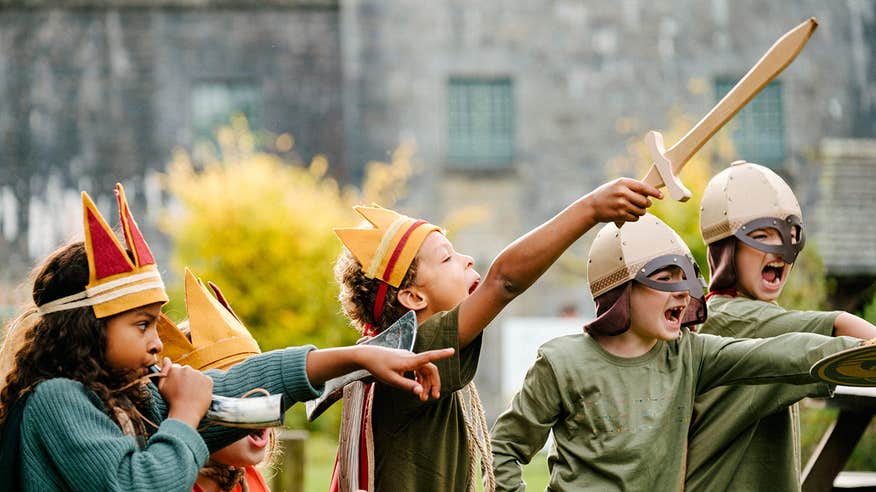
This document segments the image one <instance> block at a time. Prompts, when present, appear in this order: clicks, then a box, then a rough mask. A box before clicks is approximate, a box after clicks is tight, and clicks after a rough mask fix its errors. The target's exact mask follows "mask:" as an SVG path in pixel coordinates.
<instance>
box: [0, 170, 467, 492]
mask: <svg viewBox="0 0 876 492" xmlns="http://www.w3.org/2000/svg"><path fill="white" fill-rule="evenodd" d="M116 196H117V199H118V203H119V212H120V213H119V215H120V219H121V225H122V227H121V230H122V232H123V234H124V238H125V244H124V245H122V244H121V243H119V241H118V240H117V239H116V237H115V235H114V233H113V232H112V230H111V229H110V228H109V226H108V225H107V224H106V221H105V220H104V219H103V217H102V216H101V215H100V213H99V212H98V210H97V208H96V206H95V205H94V203H93V202H92V200H91V199H90V198H89V197H88V195H87V194H85V193H83V219H84V225H85V241H84V242H77V243H73V244H70V245H68V246H65V247H62V248H61V249H59V250H58V251H57V252H55V253H54V254H52V255H51V256H50V257H49V258H48V259H47V260H46V261H45V263H44V265H43V266H42V267H41V269H40V270H39V272H38V273H37V275H36V277H35V281H34V285H33V300H34V303H35V307H33V308H31V309H29V310H28V311H27V312H26V313H24V314H22V316H20V317H19V318H18V319H17V320H16V321H14V322H13V323H12V325H11V326H10V329H9V330H8V331H7V334H6V337H5V339H4V345H3V356H4V364H3V367H4V368H5V369H6V370H5V371H4V374H3V378H2V391H0V425H2V428H0V476H3V477H4V480H5V485H8V486H10V487H11V489H12V490H34V491H52V490H83V491H90V490H125V491H130V490H162V491H171V490H179V491H189V490H191V488H192V486H193V484H194V483H195V477H196V475H197V473H198V470H199V469H200V467H201V466H202V465H203V464H204V462H205V461H206V459H207V456H208V454H209V452H210V451H214V450H217V449H219V448H222V447H224V446H226V445H228V444H230V443H232V442H234V441H235V440H238V439H240V438H241V437H243V436H244V435H246V432H247V431H246V430H239V429H231V428H224V427H210V428H208V429H206V430H205V431H203V432H201V433H200V434H199V433H198V431H197V429H198V428H199V424H200V421H201V419H202V418H203V416H204V414H205V412H206V410H207V408H208V406H209V404H210V401H211V399H212V396H211V395H212V393H214V392H215V393H217V394H220V395H228V396H239V395H241V394H243V393H244V392H246V391H248V390H250V389H252V388H254V387H262V388H264V389H266V390H267V391H269V392H271V393H281V394H283V395H284V401H285V402H286V403H285V405H287V406H288V405H291V404H292V403H293V402H295V401H301V400H308V399H311V398H314V397H316V396H318V395H319V394H320V393H321V388H320V385H321V384H322V383H323V382H324V381H325V380H327V379H329V378H332V377H335V376H338V375H340V374H343V373H346V372H349V371H352V370H356V369H360V368H364V369H368V370H369V371H371V372H372V373H373V374H374V375H375V377H376V378H377V379H379V380H382V381H383V382H385V383H389V384H391V385H395V386H397V387H400V388H404V389H406V390H407V391H411V392H413V393H414V394H416V395H418V396H419V397H420V398H424V399H425V398H428V397H429V396H437V395H438V394H439V391H440V380H439V379H438V372H437V369H436V368H435V366H434V365H433V364H431V362H430V361H431V360H436V359H438V358H442V357H447V356H449V355H451V354H452V353H453V351H452V350H443V351H435V352H432V353H424V354H419V355H414V354H411V353H409V352H404V351H392V350H381V349H379V348H375V347H365V346H362V347H344V348H336V349H329V350H315V349H314V347H299V348H287V349H284V350H278V351H273V352H268V353H265V354H262V355H258V356H253V357H250V358H249V359H248V360H247V361H245V362H243V363H241V364H238V365H237V366H235V367H234V368H232V369H231V370H229V371H228V372H227V373H214V374H211V375H210V376H207V375H204V374H202V373H200V372H198V371H196V370H194V369H192V368H190V367H187V366H179V365H176V364H173V365H171V364H170V363H169V359H165V361H164V367H163V368H162V371H161V374H160V379H159V382H158V384H157V386H156V385H155V384H153V383H151V382H150V383H147V382H146V379H145V378H144V377H145V376H146V374H147V368H148V367H149V366H151V365H153V364H155V363H156V362H157V354H159V353H160V352H161V350H162V342H161V340H160V338H159V336H158V333H157V328H156V324H157V322H158V320H159V319H160V315H161V313H160V310H161V306H162V305H163V304H164V303H165V302H166V301H167V295H166V293H165V290H164V284H163V282H162V280H161V276H160V274H159V273H158V269H157V267H156V265H155V260H154V258H153V256H152V253H151V251H150V250H149V247H148V246H147V244H146V242H145V240H144V239H143V236H142V235H141V233H140V230H139V228H138V227H137V224H136V223H135V222H134V219H133V216H132V215H131V213H130V210H128V204H127V201H126V200H125V196H124V190H123V189H122V187H121V185H116ZM406 371H414V372H415V374H416V375H417V379H416V380H410V379H406V378H404V377H403V373H404V372H406Z"/></svg>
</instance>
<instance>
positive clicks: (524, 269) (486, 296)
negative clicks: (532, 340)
mask: <svg viewBox="0 0 876 492" xmlns="http://www.w3.org/2000/svg"><path fill="white" fill-rule="evenodd" d="M648 197H655V198H662V197H663V194H662V193H661V192H660V190H658V189H657V188H655V187H653V186H651V185H649V184H645V183H642V182H640V181H636V180H633V179H628V178H621V179H616V180H614V181H611V182H609V183H606V184H604V185H602V186H600V187H599V188H597V189H595V190H593V191H592V192H591V193H588V194H587V195H585V196H583V197H581V198H579V199H578V200H577V201H575V202H574V203H572V204H571V205H569V206H568V207H567V208H566V209H565V210H563V211H562V212H560V213H559V214H557V215H556V216H554V217H553V218H552V219H550V220H548V221H547V222H545V223H544V224H542V225H540V226H538V227H536V228H535V229H533V230H532V231H530V232H528V233H527V234H525V235H523V236H522V237H520V238H519V239H517V240H516V241H514V242H513V243H511V244H510V245H508V247H506V248H505V249H504V250H503V251H502V252H501V253H499V256H497V257H496V259H495V260H493V264H492V265H490V269H489V271H488V272H487V276H486V277H485V279H484V281H483V282H482V283H481V285H480V286H479V287H478V288H477V289H476V290H475V291H474V292H473V293H472V295H471V296H469V297H468V298H467V299H465V300H464V301H463V302H462V303H461V304H460V306H459V346H460V348H464V347H466V346H467V345H468V344H469V343H471V341H472V340H474V339H475V338H477V336H478V335H480V333H481V332H482V331H483V329H484V328H485V327H486V326H487V324H489V323H490V321H492V320H493V318H495V317H496V315H497V314H499V312H500V311H502V309H503V308H504V307H505V306H506V305H507V304H508V303H509V302H511V300H513V299H514V298H515V297H517V296H518V295H520V294H521V293H523V291H525V290H526V289H527V288H529V286H530V285H532V284H533V283H534V282H535V281H536V280H537V279H538V278H539V277H541V275H542V274H543V273H544V272H545V271H546V270H547V269H548V267H550V266H551V265H552V264H553V263H554V262H555V261H556V260H557V258H559V257H560V255H561V254H563V252H564V251H565V250H566V249H567V248H568V247H569V246H571V245H572V243H574V242H575V241H576V240H577V239H578V238H580V237H581V236H582V235H583V234H584V233H586V232H587V231H589V230H590V229H591V228H592V227H593V226H595V225H596V224H598V223H600V222H626V221H635V220H638V218H639V217H640V216H642V215H644V214H645V209H647V208H648V207H649V206H651V200H650V198H648Z"/></svg>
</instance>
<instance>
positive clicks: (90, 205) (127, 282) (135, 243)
mask: <svg viewBox="0 0 876 492" xmlns="http://www.w3.org/2000/svg"><path fill="white" fill-rule="evenodd" d="M115 194H116V200H117V201H118V203H119V221H120V222H121V224H122V232H123V233H124V237H125V245H122V244H121V243H120V242H119V240H118V239H117V238H116V235H115V234H114V233H113V231H112V229H110V226H109V225H107V223H106V220H104V218H103V216H102V215H101V214H100V211H99V210H98V209H97V206H96V205H95V204H94V201H92V200H91V197H89V196H88V193H85V192H84V191H83V192H82V222H83V226H84V229H85V251H86V254H87V256H88V285H86V286H85V290H84V291H82V292H79V293H77V294H73V295H70V296H67V297H62V298H61V299H56V300H54V301H51V302H47V303H45V304H43V305H41V306H39V307H38V308H37V309H38V312H39V313H40V314H48V313H54V312H57V311H64V310H67V309H74V308H78V307H83V306H91V307H92V309H93V310H94V315H95V317H97V318H105V317H107V316H112V315H115V314H119V313H121V312H124V311H128V310H130V309H134V308H137V307H140V306H146V305H148V304H153V303H156V302H160V303H165V302H167V293H166V292H165V291H164V282H163V281H162V280H161V275H160V274H159V272H158V268H157V267H156V266H155V258H154V257H153V256H152V251H151V250H150V249H149V246H148V245H147V244H146V240H145V239H144V238H143V235H142V234H141V233H140V228H139V227H138V226H137V222H136V221H135V220H134V216H133V215H132V214H131V210H130V208H128V200H127V199H126V198H125V189H124V188H123V187H122V185H121V184H116V188H115ZM129 252H130V256H129Z"/></svg>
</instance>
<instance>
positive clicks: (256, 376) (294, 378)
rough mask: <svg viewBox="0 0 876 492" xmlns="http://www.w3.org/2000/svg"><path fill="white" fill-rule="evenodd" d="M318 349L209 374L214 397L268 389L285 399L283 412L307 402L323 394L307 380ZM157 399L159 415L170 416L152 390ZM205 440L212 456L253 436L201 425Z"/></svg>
mask: <svg viewBox="0 0 876 492" xmlns="http://www.w3.org/2000/svg"><path fill="white" fill-rule="evenodd" d="M314 348H315V347H313V346H312V345H310V346H305V347H289V348H285V349H281V350H272V351H270V352H265V353H263V354H259V355H254V356H252V357H250V358H248V359H246V360H245V361H243V362H241V363H240V364H237V365H235V366H234V367H232V368H231V369H229V370H228V371H220V370H210V371H206V372H205V374H207V375H208V376H210V378H211V379H213V393H214V394H217V395H221V396H230V397H238V396H241V395H243V394H244V393H246V392H247V391H250V390H252V389H254V388H264V389H266V390H267V391H268V392H269V393H270V394H272V395H274V394H282V395H283V406H284V408H283V410H284V411H285V410H287V409H289V408H290V407H291V406H292V405H293V404H295V402H298V401H307V400H311V399H313V398H316V397H318V396H319V395H320V394H322V387H321V386H320V387H318V388H314V387H313V386H311V384H310V380H309V379H308V378H307V353H308V352H310V351H311V350H313V349H314ZM152 389H153V397H155V401H156V404H157V405H158V406H159V414H160V415H161V416H162V417H166V416H167V411H168V410H167V406H166V404H165V402H164V399H163V398H162V397H161V395H160V394H159V393H158V391H157V389H156V388H155V387H154V385H153V386H152ZM199 428H201V429H203V430H202V431H201V436H202V437H203V438H204V441H205V442H206V443H207V446H208V447H209V448H210V452H213V451H216V450H218V449H221V448H223V447H225V446H227V445H228V444H231V443H233V442H234V441H237V440H238V439H241V438H243V437H245V436H246V434H247V433H248V432H249V431H247V430H243V429H236V428H233V427H223V426H218V425H208V423H207V422H201V425H199Z"/></svg>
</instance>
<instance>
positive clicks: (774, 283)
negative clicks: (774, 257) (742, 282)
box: [760, 261, 788, 290]
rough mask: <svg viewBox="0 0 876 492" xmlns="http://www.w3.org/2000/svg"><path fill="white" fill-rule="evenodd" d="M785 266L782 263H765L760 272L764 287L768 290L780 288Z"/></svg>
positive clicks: (785, 264)
mask: <svg viewBox="0 0 876 492" xmlns="http://www.w3.org/2000/svg"><path fill="white" fill-rule="evenodd" d="M787 265H788V264H787V263H785V262H784V261H771V262H769V263H767V264H766V266H764V267H763V269H762V270H761V272H760V276H761V278H762V279H763V283H764V287H766V288H767V289H769V290H778V289H779V288H780V287H781V286H782V280H783V279H784V277H785V267H786V266H787Z"/></svg>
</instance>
